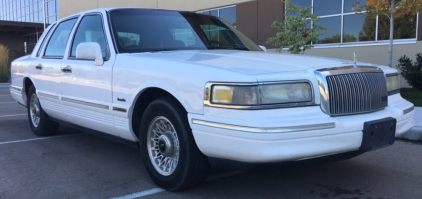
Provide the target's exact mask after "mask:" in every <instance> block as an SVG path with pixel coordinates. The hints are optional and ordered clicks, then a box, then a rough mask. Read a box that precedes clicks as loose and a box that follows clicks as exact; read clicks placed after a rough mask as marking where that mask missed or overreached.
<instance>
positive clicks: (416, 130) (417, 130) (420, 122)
mask: <svg viewBox="0 0 422 199" xmlns="http://www.w3.org/2000/svg"><path fill="white" fill-rule="evenodd" d="M414 117H415V126H414V127H413V128H412V129H410V130H409V131H408V132H406V133H404V134H403V135H401V136H400V138H403V139H406V140H413V141H422V107H415V115H414Z"/></svg>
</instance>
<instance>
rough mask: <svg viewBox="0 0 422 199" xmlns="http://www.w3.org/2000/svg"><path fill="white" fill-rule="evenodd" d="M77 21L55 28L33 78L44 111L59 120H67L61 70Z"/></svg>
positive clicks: (43, 49)
mask: <svg viewBox="0 0 422 199" xmlns="http://www.w3.org/2000/svg"><path fill="white" fill-rule="evenodd" d="M77 19H78V18H77V17H74V18H69V19H67V20H64V21H62V22H60V23H58V24H57V25H56V26H55V27H53V28H54V29H52V33H51V36H50V37H49V38H47V39H46V41H45V42H44V44H43V46H41V50H40V51H39V53H38V55H37V56H38V57H39V58H38V59H37V61H36V63H35V66H34V67H35V68H36V69H37V72H36V73H35V74H33V76H32V78H33V79H35V87H36V90H37V95H38V98H39V99H40V103H41V106H42V107H43V109H44V111H45V112H46V113H47V114H48V115H50V116H52V117H54V118H56V119H59V120H65V117H64V115H63V111H62V109H61V105H60V75H61V68H62V67H63V65H64V63H63V62H64V60H63V58H64V55H65V50H66V46H67V44H68V40H69V35H70V33H71V31H72V29H73V26H74V25H75V22H76V21H77ZM44 46H45V48H44Z"/></svg>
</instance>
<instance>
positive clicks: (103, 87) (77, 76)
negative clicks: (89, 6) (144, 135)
mask: <svg viewBox="0 0 422 199" xmlns="http://www.w3.org/2000/svg"><path fill="white" fill-rule="evenodd" d="M104 33H105V31H104V26H103V17H102V15H101V14H100V13H95V14H87V15H85V16H83V18H82V19H81V20H80V23H79V25H78V27H77V29H76V31H75V33H74V36H73V40H72V43H71V45H70V47H69V52H68V58H67V61H66V66H64V68H63V69H62V76H61V93H62V99H61V100H62V107H63V111H64V113H65V114H66V117H67V120H68V121H69V122H70V123H73V124H75V125H78V126H82V127H86V128H89V129H93V130H96V131H100V132H104V133H108V134H111V135H115V136H118V134H117V132H116V130H115V128H114V126H113V123H114V122H113V116H112V114H111V110H112V109H111V105H112V90H111V89H112V88H111V80H112V67H113V62H114V56H110V53H109V52H110V51H109V47H108V45H107V39H106V34H104ZM82 42H97V43H98V44H100V47H101V50H102V53H103V58H104V64H103V65H102V66H96V65H95V64H94V60H78V59H76V48H77V46H78V44H80V43H82Z"/></svg>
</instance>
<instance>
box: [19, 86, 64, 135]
mask: <svg viewBox="0 0 422 199" xmlns="http://www.w3.org/2000/svg"><path fill="white" fill-rule="evenodd" d="M27 99H28V101H27V103H26V104H27V106H26V107H27V112H28V119H29V125H30V126H31V129H32V132H33V133H34V134H35V135H37V136H49V135H54V134H55V133H56V132H57V129H58V128H59V124H58V123H56V122H53V121H51V120H50V118H49V117H48V115H47V113H45V112H44V110H43V109H42V107H41V104H40V100H39V99H38V96H37V94H36V92H35V87H34V86H33V85H32V86H31V87H30V88H29V90H28V97H27Z"/></svg>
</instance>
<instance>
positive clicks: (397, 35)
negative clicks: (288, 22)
mask: <svg viewBox="0 0 422 199" xmlns="http://www.w3.org/2000/svg"><path fill="white" fill-rule="evenodd" d="M290 2H292V3H294V4H296V5H298V6H301V7H309V6H312V7H313V9H312V13H313V14H314V15H315V16H317V17H319V18H321V19H320V20H319V21H318V22H316V23H317V24H318V25H321V26H323V27H325V28H327V30H323V31H319V33H320V35H319V38H318V41H317V42H316V44H341V43H351V42H371V41H383V40H388V39H389V35H390V21H389V19H388V17H386V16H377V17H376V18H369V17H367V16H364V15H365V14H364V13H363V16H359V14H356V11H354V10H352V6H353V5H354V4H356V0H326V1H313V0H290ZM360 3H361V5H366V1H360ZM286 14H288V15H289V14H293V13H286ZM418 15H419V14H418ZM413 17H414V19H413V20H409V17H406V16H404V17H401V18H398V19H395V21H394V33H393V34H394V36H393V37H394V39H416V31H417V20H416V17H417V16H413Z"/></svg>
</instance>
